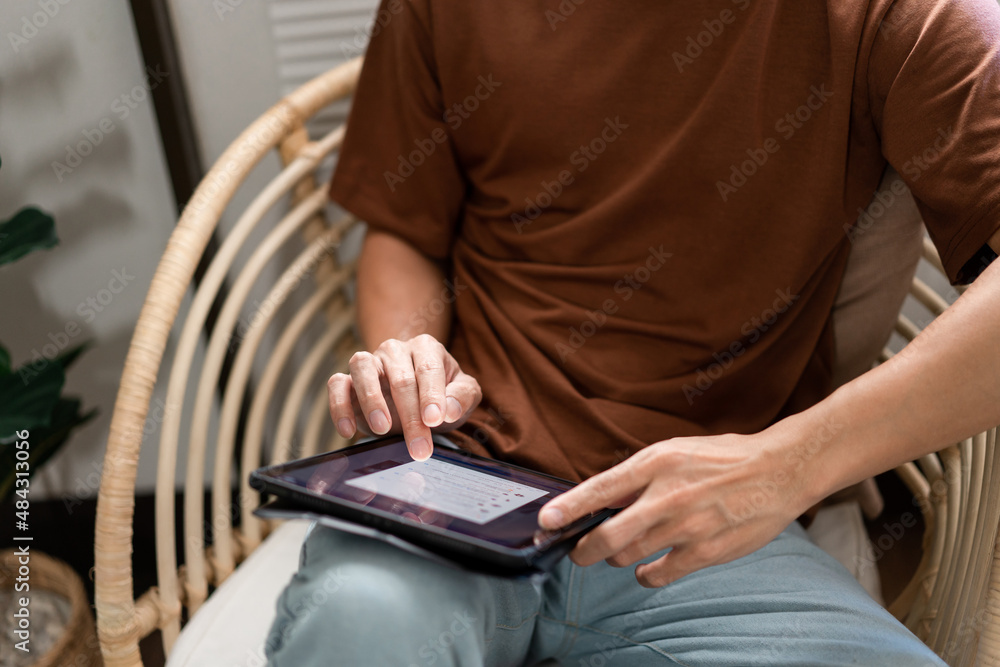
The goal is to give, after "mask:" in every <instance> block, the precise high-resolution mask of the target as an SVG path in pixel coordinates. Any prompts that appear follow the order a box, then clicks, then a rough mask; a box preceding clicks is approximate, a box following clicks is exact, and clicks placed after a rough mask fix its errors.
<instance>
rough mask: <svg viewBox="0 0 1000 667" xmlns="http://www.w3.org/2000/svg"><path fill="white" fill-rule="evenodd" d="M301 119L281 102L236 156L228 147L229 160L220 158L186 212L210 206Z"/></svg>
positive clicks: (198, 210) (225, 155)
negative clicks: (262, 152) (261, 154)
mask: <svg viewBox="0 0 1000 667" xmlns="http://www.w3.org/2000/svg"><path fill="white" fill-rule="evenodd" d="M298 122H299V118H298V117H297V116H296V115H295V112H294V111H292V109H291V108H289V107H287V106H286V105H283V104H282V105H278V106H277V107H276V108H275V109H274V111H273V112H272V113H268V114H267V115H266V116H265V117H264V119H263V123H262V124H261V126H260V127H254V130H253V132H251V133H250V134H249V136H247V137H246V138H245V139H244V140H243V142H241V143H240V145H239V147H238V148H237V149H236V152H235V155H233V156H229V151H228V150H227V151H226V152H225V153H223V154H222V157H227V158H228V159H226V161H225V163H222V162H221V160H222V157H220V158H219V162H216V163H215V165H214V166H213V167H212V170H211V171H209V172H208V174H207V175H206V176H205V178H204V179H202V182H201V185H199V186H198V189H197V190H195V192H194V196H193V197H192V198H191V200H190V201H189V202H188V205H187V207H186V208H185V209H184V210H185V212H186V211H187V210H188V209H191V211H192V212H198V213H200V212H203V211H204V210H205V209H207V208H210V205H211V203H212V202H214V201H215V198H216V197H217V196H218V195H219V193H221V192H222V191H223V190H224V189H225V188H227V187H229V186H230V185H231V184H232V183H233V179H234V178H237V177H239V176H241V172H243V171H244V170H249V169H250V167H251V165H253V164H254V163H256V161H257V157H258V155H259V153H260V152H261V151H263V150H267V149H269V148H273V147H274V146H275V145H276V144H277V143H278V140H279V139H280V138H281V137H284V136H285V135H286V134H288V132H289V131H290V130H291V129H292V128H293V127H295V125H296V123H298ZM255 125H256V124H255Z"/></svg>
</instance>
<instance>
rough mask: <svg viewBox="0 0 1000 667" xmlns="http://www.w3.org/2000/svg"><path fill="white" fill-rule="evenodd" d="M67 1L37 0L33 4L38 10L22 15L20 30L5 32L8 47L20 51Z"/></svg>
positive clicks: (15, 51) (16, 51)
mask: <svg viewBox="0 0 1000 667" xmlns="http://www.w3.org/2000/svg"><path fill="white" fill-rule="evenodd" d="M69 3H70V0H38V2H37V3H35V4H37V5H38V9H39V10H40V11H37V12H35V13H34V14H31V15H30V16H29V15H25V16H22V17H21V24H20V30H18V31H17V32H8V33H7V41H8V42H10V48H12V49H14V53H18V52H20V50H21V49H22V48H24V47H25V46H27V45H28V42H30V41H31V40H32V39H34V38H35V37H36V36H37V35H38V31H39V30H43V29H44V28H45V26H47V25H48V24H49V21H51V20H52V19H54V18H55V17H56V15H57V14H58V13H59V12H60V11H62V8H63V7H65V6H66V5H68V4H69Z"/></svg>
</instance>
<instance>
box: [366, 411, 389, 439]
mask: <svg viewBox="0 0 1000 667" xmlns="http://www.w3.org/2000/svg"><path fill="white" fill-rule="evenodd" d="M368 423H369V424H370V425H371V427H372V430H373V431H375V432H376V433H378V434H379V435H383V434H385V433H386V432H388V430H389V419H388V417H386V416H385V413H384V412H382V411H381V410H372V413H371V414H370V415H368Z"/></svg>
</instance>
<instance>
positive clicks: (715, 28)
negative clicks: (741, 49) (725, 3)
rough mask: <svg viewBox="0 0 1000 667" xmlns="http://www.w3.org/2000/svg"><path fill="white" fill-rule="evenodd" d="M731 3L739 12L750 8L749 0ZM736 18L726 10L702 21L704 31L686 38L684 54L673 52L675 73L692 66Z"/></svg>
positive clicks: (736, 0)
mask: <svg viewBox="0 0 1000 667" xmlns="http://www.w3.org/2000/svg"><path fill="white" fill-rule="evenodd" d="M732 2H733V4H734V5H736V8H737V9H738V10H739V11H741V12H744V11H746V9H747V7H749V6H750V0H732ZM736 16H737V14H736V12H734V11H733V10H732V9H728V8H726V9H723V10H722V11H721V12H719V15H718V17H716V18H711V19H705V20H704V21H702V22H701V24H702V25H703V26H705V29H704V30H702V31H701V32H699V33H698V34H697V35H692V36H690V37H688V38H687V46H686V48H685V49H684V53H681V52H680V51H674V52H673V59H674V65H675V66H676V67H677V71H678V72H680V73H681V74H683V73H684V68H685V67H686V66H688V65H693V64H694V61H695V60H697V59H698V58H699V57H701V55H702V54H703V53H705V51H706V50H707V49H709V48H711V47H712V45H713V44H715V40H717V39H718V38H719V37H721V36H722V33H724V32H725V31H726V26H730V25H732V24H733V23H736Z"/></svg>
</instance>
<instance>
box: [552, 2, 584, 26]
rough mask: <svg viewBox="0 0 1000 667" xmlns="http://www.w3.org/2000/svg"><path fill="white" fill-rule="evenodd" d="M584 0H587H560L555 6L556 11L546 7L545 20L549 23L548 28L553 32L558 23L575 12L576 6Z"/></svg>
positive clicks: (563, 21)
mask: <svg viewBox="0 0 1000 667" xmlns="http://www.w3.org/2000/svg"><path fill="white" fill-rule="evenodd" d="M586 1H587V0H562V2H560V3H559V6H558V7H556V9H557V10H558V11H553V10H551V9H546V10H545V20H546V21H548V23H549V29H550V30H551V31H552V32H555V30H556V28H558V27H559V24H560V23H565V22H566V21H568V20H569V17H570V16H572V15H573V14H575V13H576V8H577V7H579V6H580V5H582V4H583V3H584V2H586Z"/></svg>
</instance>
